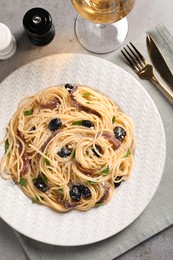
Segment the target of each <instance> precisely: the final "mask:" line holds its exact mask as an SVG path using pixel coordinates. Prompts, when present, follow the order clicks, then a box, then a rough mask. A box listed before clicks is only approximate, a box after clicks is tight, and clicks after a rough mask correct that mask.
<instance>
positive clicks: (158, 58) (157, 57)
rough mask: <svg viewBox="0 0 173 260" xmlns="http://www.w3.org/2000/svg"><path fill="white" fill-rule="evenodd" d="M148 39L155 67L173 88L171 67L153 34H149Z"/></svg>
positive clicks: (149, 51) (148, 47)
mask: <svg viewBox="0 0 173 260" xmlns="http://www.w3.org/2000/svg"><path fill="white" fill-rule="evenodd" d="M146 41H147V49H148V54H149V56H150V59H151V61H152V63H153V65H154V67H155V68H156V70H157V71H158V73H159V74H160V76H161V77H162V78H163V80H164V81H165V82H166V83H167V84H168V86H169V87H170V88H171V89H172V90H173V74H172V72H171V70H170V68H169V67H168V65H167V63H166V61H165V59H164V58H163V56H162V54H161V52H160V50H159V48H158V47H157V45H156V43H155V42H154V40H153V38H152V37H151V35H147V38H146Z"/></svg>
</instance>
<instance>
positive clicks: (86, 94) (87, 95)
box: [83, 92, 91, 97]
mask: <svg viewBox="0 0 173 260" xmlns="http://www.w3.org/2000/svg"><path fill="white" fill-rule="evenodd" d="M90 95H91V93H88V92H86V93H84V94H83V97H89V96H90Z"/></svg>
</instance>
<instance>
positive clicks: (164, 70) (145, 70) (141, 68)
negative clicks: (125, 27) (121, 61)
mask: <svg viewBox="0 0 173 260" xmlns="http://www.w3.org/2000/svg"><path fill="white" fill-rule="evenodd" d="M146 44H147V50H148V54H149V56H150V59H151V61H152V64H153V65H152V64H149V63H148V62H147V61H146V59H145V58H144V57H143V55H142V54H141V53H140V52H139V50H138V49H137V48H136V47H135V46H134V45H133V44H132V43H131V42H130V44H129V45H127V47H126V48H125V47H124V48H123V50H121V52H122V54H123V56H124V57H125V59H126V61H127V62H128V64H129V65H130V67H131V68H132V69H133V70H134V72H135V73H136V74H137V75H138V76H139V77H140V78H141V79H148V80H151V81H152V82H154V83H155V86H156V87H158V89H159V90H160V91H161V92H162V93H163V94H164V95H165V96H166V97H167V98H168V99H169V100H170V101H172V102H173V74H172V72H171V70H170V68H169V67H168V65H167V63H166V61H165V59H164V58H163V56H162V54H161V52H160V50H159V48H158V46H157V45H156V43H155V42H154V40H153V38H152V37H151V35H147V37H146ZM153 66H154V68H155V69H156V70H157V71H158V73H159V74H160V76H161V77H162V79H163V80H164V81H165V83H166V84H167V85H168V86H169V88H170V91H169V90H167V88H165V86H164V85H163V84H161V83H160V81H159V80H158V79H157V78H156V77H155V75H154V72H153Z"/></svg>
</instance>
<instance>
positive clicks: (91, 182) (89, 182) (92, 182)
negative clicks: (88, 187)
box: [87, 181, 95, 184]
mask: <svg viewBox="0 0 173 260" xmlns="http://www.w3.org/2000/svg"><path fill="white" fill-rule="evenodd" d="M87 182H88V184H95V182H94V181H87Z"/></svg>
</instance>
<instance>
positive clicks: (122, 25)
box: [75, 15, 128, 54]
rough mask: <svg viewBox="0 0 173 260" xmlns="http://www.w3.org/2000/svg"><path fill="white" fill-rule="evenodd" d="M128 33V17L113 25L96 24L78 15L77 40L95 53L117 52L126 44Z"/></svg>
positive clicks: (76, 24)
mask: <svg viewBox="0 0 173 260" xmlns="http://www.w3.org/2000/svg"><path fill="white" fill-rule="evenodd" d="M127 32H128V22H127V18H126V17H125V18H123V19H121V20H119V21H118V22H116V23H112V24H96V23H92V22H90V21H88V20H86V19H84V18H83V17H82V16H80V15H78V17H77V19H76V22H75V33H76V37H77V39H78V40H79V42H80V43H81V44H82V46H83V47H84V48H85V49H87V50H88V51H91V52H93V53H99V54H104V53H109V52H112V51H114V50H116V49H117V48H118V47H119V46H120V45H121V44H122V43H123V42H124V40H125V38H126V36H127Z"/></svg>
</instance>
